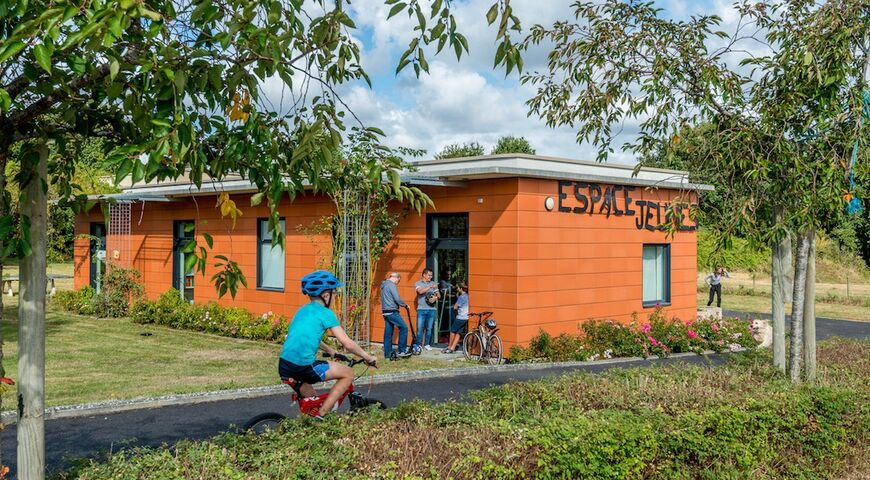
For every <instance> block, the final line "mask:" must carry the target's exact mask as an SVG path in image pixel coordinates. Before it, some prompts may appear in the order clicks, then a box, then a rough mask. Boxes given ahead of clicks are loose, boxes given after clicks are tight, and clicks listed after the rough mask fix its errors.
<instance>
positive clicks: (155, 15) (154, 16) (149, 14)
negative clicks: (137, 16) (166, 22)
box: [142, 8, 163, 22]
mask: <svg viewBox="0 0 870 480" xmlns="http://www.w3.org/2000/svg"><path fill="white" fill-rule="evenodd" d="M142 15H143V16H146V17H148V18H150V19H151V20H153V21H155V22H159V21H160V20H163V15H160V14H159V13H157V12H155V11H154V10H149V9H147V8H142Z"/></svg>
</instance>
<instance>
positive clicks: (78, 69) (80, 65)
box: [66, 55, 88, 75]
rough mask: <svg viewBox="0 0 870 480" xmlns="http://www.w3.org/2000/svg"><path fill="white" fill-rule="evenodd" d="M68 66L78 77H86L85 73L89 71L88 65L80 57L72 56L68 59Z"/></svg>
mask: <svg viewBox="0 0 870 480" xmlns="http://www.w3.org/2000/svg"><path fill="white" fill-rule="evenodd" d="M66 64H67V66H68V67H69V69H70V70H72V72H73V73H75V74H76V75H84V74H85V71H87V69H88V63H87V62H86V61H85V59H84V58H82V57H80V56H78V55H70V56H69V57H67V59H66Z"/></svg>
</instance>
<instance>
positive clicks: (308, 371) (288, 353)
mask: <svg viewBox="0 0 870 480" xmlns="http://www.w3.org/2000/svg"><path fill="white" fill-rule="evenodd" d="M340 286H342V283H341V282H340V281H338V278H336V277H335V275H333V274H332V273H330V272H327V271H325V270H317V271H315V272H311V273H309V274H308V275H306V276H304V277H302V293H304V294H305V295H308V297H309V298H310V299H311V302H310V303H308V304H306V305H304V306H302V308H300V309H299V310H297V311H296V314H295V315H294V316H293V320H292V321H291V322H290V327H289V328H288V329H287V340H286V341H285V342H284V348H283V349H282V350H281V355H280V357H279V359H278V374H279V375H280V376H281V378H282V379H287V378H292V379H294V380H296V381H297V382H299V383H301V384H302V386H301V387H300V392H301V394H302V395H303V396H304V397H313V396H315V395H316V392H315V391H314V387H313V386H312V384H315V383H320V382H325V381H329V380H335V384H334V385H333V386H332V388H331V389H330V390H329V395H328V396H327V397H326V400H324V402H323V405H322V406H321V407H320V415H318V416H317V418H322V417H323V415H326V413H328V412H329V411H330V410H332V408H333V406H334V405H335V404H336V402H337V401H338V399H339V398H340V397H341V395H342V394H344V392H345V391H346V390H347V389H348V387H350V385H351V384H352V383H353V370H352V369H351V368H350V367H348V366H347V365H342V364H340V363H335V362H326V361H323V360H317V359H316V357H317V349H318V348H320V349H321V350H323V351H324V352H326V353H327V354H329V355H330V356H333V355H335V353H336V352H335V349H334V348H332V347H330V346H329V345H327V344H326V343H324V342H323V341H322V340H321V339H322V338H323V334H324V333H326V331H327V330H329V331H330V332H331V333H332V335H333V336H334V337H335V338H336V339H337V340H338V341H339V342H340V343H341V345H342V346H343V347H344V348H345V349H347V350H348V351H349V352H351V353H353V354H354V355H357V356H359V357H360V358H362V359H363V360H365V362H366V363H367V364H369V365H371V366H373V367H375V368H377V366H378V359H377V358H375V357H374V356H373V355H370V354H369V353H368V352H366V351H365V350H363V349H362V348H360V347H359V345H357V344H356V342H354V341H353V340H351V339H350V337H348V336H347V333H345V331H344V329H343V328H341V324H340V323H339V322H338V318H337V317H336V316H335V313H333V312H332V310H330V309H329V306H330V304H331V303H332V297H333V294H334V293H335V289H336V288H338V287H340Z"/></svg>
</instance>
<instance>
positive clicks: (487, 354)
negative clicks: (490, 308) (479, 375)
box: [462, 312, 502, 365]
mask: <svg viewBox="0 0 870 480" xmlns="http://www.w3.org/2000/svg"><path fill="white" fill-rule="evenodd" d="M468 315H469V317H477V327H475V328H474V329H472V330H469V331H468V333H466V334H465V338H463V339H462V351H463V352H464V353H465V358H467V359H469V360H476V361H486V362H487V363H489V364H490V365H498V364H499V363H501V357H502V342H501V337H499V336H498V335H497V334H496V332H497V331H498V326H497V324H496V323H495V320H494V319H493V318H492V312H480V313H469V314H468Z"/></svg>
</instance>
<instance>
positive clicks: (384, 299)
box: [381, 272, 411, 358]
mask: <svg viewBox="0 0 870 480" xmlns="http://www.w3.org/2000/svg"><path fill="white" fill-rule="evenodd" d="M400 280H401V276H399V273H398V272H392V273H390V276H389V277H387V279H386V280H384V281H383V282H381V313H383V315H384V357H385V358H390V357H391V356H392V355H391V354H392V353H393V328H398V329H399V345H398V347H397V349H396V350H398V354H397V356H399V357H409V356H411V352H409V351H408V326H407V325H405V321H404V320H402V315H400V314H399V307H407V306H408V304H407V303H405V301H404V300H402V297H400V296H399V289H398V288H396V285H398V284H399V281H400Z"/></svg>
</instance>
